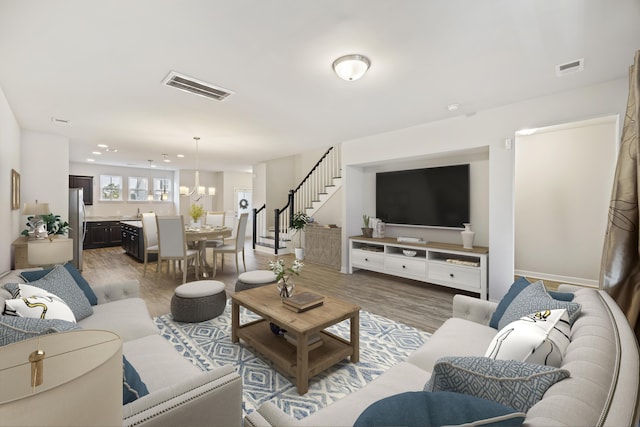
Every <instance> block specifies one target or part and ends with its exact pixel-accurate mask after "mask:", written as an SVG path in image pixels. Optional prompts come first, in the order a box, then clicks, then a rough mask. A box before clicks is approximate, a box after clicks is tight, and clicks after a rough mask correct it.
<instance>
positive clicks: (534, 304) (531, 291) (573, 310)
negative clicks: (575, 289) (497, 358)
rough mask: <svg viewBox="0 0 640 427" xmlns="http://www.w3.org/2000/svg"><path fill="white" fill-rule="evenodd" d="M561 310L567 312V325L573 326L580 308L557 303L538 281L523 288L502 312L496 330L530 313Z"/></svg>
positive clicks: (562, 302) (566, 302)
mask: <svg viewBox="0 0 640 427" xmlns="http://www.w3.org/2000/svg"><path fill="white" fill-rule="evenodd" d="M562 308H564V309H566V310H567V314H568V315H569V324H570V325H573V322H575V320H576V319H577V318H578V316H579V315H580V310H581V309H582V306H581V305H580V304H578V303H575V302H569V301H558V300H555V299H553V298H551V296H550V295H549V294H548V293H547V291H546V289H545V288H544V283H542V281H540V280H539V281H537V282H535V283H532V284H531V285H529V286H527V287H525V288H524V289H523V290H522V291H521V292H520V293H519V294H518V295H517V296H516V297H515V298H514V299H513V301H511V304H509V306H508V307H507V309H506V310H505V311H504V315H503V316H502V318H501V319H500V322H498V329H502V328H504V327H505V326H507V325H508V324H509V323H511V322H513V321H516V320H518V319H520V318H521V317H523V316H526V315H528V314H531V313H536V312H538V311H544V310H555V309H562Z"/></svg>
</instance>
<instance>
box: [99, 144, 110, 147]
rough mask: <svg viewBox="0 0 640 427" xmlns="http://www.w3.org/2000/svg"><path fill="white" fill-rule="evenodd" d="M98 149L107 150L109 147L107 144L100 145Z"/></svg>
mask: <svg viewBox="0 0 640 427" xmlns="http://www.w3.org/2000/svg"><path fill="white" fill-rule="evenodd" d="M98 147H100V148H107V147H108V145H107V144H98Z"/></svg>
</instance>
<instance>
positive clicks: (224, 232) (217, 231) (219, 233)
mask: <svg viewBox="0 0 640 427" xmlns="http://www.w3.org/2000/svg"><path fill="white" fill-rule="evenodd" d="M232 233H233V230H232V229H231V228H230V227H224V226H215V227H213V226H207V225H203V226H200V227H194V226H190V225H189V226H186V227H185V235H186V238H187V243H191V244H193V245H195V246H197V247H198V249H199V250H200V260H201V262H200V267H201V269H202V277H203V278H207V277H209V273H208V272H207V269H209V268H210V266H209V263H208V262H207V240H218V239H225V238H227V237H231V235H232ZM211 277H212V278H213V277H216V265H215V264H214V265H213V272H212V275H211Z"/></svg>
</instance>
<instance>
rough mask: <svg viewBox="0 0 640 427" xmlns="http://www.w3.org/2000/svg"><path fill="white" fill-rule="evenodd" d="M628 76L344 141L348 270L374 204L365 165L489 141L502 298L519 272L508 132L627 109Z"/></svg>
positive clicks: (496, 277) (492, 242) (492, 230)
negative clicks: (352, 247)
mask: <svg viewBox="0 0 640 427" xmlns="http://www.w3.org/2000/svg"><path fill="white" fill-rule="evenodd" d="M627 86H628V83H627V79H626V78H625V79H618V80H614V81H610V82H606V83H603V84H599V85H593V86H589V87H586V88H582V89H576V90H572V91H567V92H563V93H559V94H555V95H551V96H544V97H540V98H536V99H531V100H527V101H522V102H519V103H515V104H511V105H507V106H503V107H500V108H495V109H491V110H485V111H480V112H478V113H476V114H474V115H471V116H464V117H456V118H452V119H449V120H442V121H439V122H434V123H427V124H423V125H419V126H414V127H410V128H406V129H401V130H397V131H393V132H388V133H383V134H378V135H373V136H370V137H366V138H360V139H356V140H352V141H347V142H344V143H343V144H342V162H343V171H345V176H344V182H343V237H344V238H343V245H344V246H343V271H346V268H345V267H346V265H347V263H348V259H347V256H348V251H347V247H348V246H347V245H348V242H347V237H348V236H350V235H356V234H360V224H361V222H362V213H363V212H365V211H366V209H368V208H369V206H371V199H372V195H371V193H370V191H369V192H368V193H365V190H366V186H365V179H364V176H365V168H366V167H367V166H369V165H372V164H379V163H382V162H391V163H393V162H397V161H406V159H409V158H411V157H420V158H423V157H425V156H442V155H443V153H444V154H446V153H451V152H454V153H455V152H464V151H465V150H471V151H473V150H477V149H485V148H486V147H488V148H489V201H488V205H489V209H490V214H489V229H488V236H489V244H488V246H489V250H490V252H489V293H490V294H489V298H490V299H491V300H499V299H500V298H502V296H503V295H504V294H505V293H506V291H507V290H508V288H509V286H510V285H511V283H512V282H513V276H514V214H513V210H514V196H513V194H514V186H513V181H514V157H515V156H514V150H512V149H506V148H505V140H506V139H513V138H514V137H515V132H516V131H517V130H520V129H526V128H534V127H535V128H539V127H545V126H550V125H555V124H561V123H567V122H573V121H579V120H584V119H588V118H594V117H600V116H605V115H615V114H618V115H621V116H623V115H624V111H625V110H626V99H627V94H628V88H627Z"/></svg>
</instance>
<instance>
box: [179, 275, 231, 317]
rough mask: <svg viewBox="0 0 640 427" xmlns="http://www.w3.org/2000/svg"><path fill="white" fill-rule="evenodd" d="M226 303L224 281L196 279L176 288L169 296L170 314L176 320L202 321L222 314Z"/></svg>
mask: <svg viewBox="0 0 640 427" xmlns="http://www.w3.org/2000/svg"><path fill="white" fill-rule="evenodd" d="M226 305H227V294H226V293H225V291H224V283H222V282H218V281H217V280H198V281H196V282H189V283H185V284H184V285H180V286H178V287H177V288H176V290H175V293H174V294H173V298H171V314H172V315H173V320H175V321H177V322H187V323H194V322H203V321H205V320H209V319H213V318H214V317H216V316H219V315H220V314H222V312H223V311H224V308H225V306H226Z"/></svg>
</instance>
